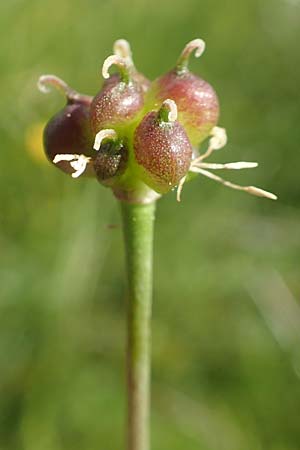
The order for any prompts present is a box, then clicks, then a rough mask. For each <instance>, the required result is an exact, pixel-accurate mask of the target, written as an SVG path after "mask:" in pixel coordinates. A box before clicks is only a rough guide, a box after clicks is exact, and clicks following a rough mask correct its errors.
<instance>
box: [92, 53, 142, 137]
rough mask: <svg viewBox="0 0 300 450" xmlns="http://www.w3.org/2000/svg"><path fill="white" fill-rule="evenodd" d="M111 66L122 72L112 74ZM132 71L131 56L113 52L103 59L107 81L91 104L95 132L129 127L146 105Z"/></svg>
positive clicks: (103, 69) (103, 70) (140, 87)
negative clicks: (110, 72)
mask: <svg viewBox="0 0 300 450" xmlns="http://www.w3.org/2000/svg"><path fill="white" fill-rule="evenodd" d="M112 65H115V66H117V69H118V72H119V73H118V74H114V75H112V76H109V72H108V71H109V69H110V67H111V66H112ZM133 72H134V66H133V65H132V62H131V60H130V59H129V58H122V57H121V56H118V55H112V56H109V57H108V58H107V59H106V60H105V61H104V64H103V68H102V74H103V77H104V78H105V79H107V81H106V82H105V83H104V86H103V88H102V90H101V91H100V92H99V93H98V94H97V95H96V97H95V98H94V100H93V102H92V105H91V124H92V128H93V131H94V132H95V133H98V132H99V131H101V130H102V129H104V128H112V127H113V128H119V127H121V128H122V127H124V126H125V125H126V126H128V124H129V123H130V122H131V121H132V120H133V119H134V118H135V116H136V115H137V114H138V112H140V111H141V109H142V108H143V105H144V92H143V89H142V86H141V85H140V84H138V83H137V82H136V81H135V80H134V78H133Z"/></svg>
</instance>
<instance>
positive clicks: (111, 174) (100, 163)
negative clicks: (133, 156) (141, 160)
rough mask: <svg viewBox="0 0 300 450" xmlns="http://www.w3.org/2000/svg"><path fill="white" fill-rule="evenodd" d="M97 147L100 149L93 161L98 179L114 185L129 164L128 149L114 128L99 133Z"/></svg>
mask: <svg viewBox="0 0 300 450" xmlns="http://www.w3.org/2000/svg"><path fill="white" fill-rule="evenodd" d="M95 149H96V150H98V152H97V155H96V157H95V159H94V161H93V164H94V170H95V172H96V176H97V178H98V181H99V182H100V183H102V184H104V185H106V186H113V185H114V184H115V181H116V180H117V179H118V177H119V176H120V175H122V174H123V173H124V171H125V169H126V166H127V160H128V150H127V148H126V146H125V145H124V144H123V142H122V141H121V140H119V139H118V137H117V134H116V132H115V131H114V130H109V129H106V130H102V131H100V133H98V134H97V140H96V143H95Z"/></svg>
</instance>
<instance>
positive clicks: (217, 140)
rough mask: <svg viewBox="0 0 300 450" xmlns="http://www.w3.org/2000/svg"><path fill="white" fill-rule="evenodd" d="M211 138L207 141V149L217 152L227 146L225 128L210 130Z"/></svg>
mask: <svg viewBox="0 0 300 450" xmlns="http://www.w3.org/2000/svg"><path fill="white" fill-rule="evenodd" d="M211 136H212V137H211V138H210V140H209V147H212V148H213V149H214V150H219V149H220V148H222V147H224V146H225V145H226V144H227V134H226V130H225V128H221V127H213V129H212V130H211Z"/></svg>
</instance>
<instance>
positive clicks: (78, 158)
mask: <svg viewBox="0 0 300 450" xmlns="http://www.w3.org/2000/svg"><path fill="white" fill-rule="evenodd" d="M90 160H91V158H90V157H89V156H85V155H69V154H60V155H56V156H55V158H54V159H53V162H54V164H57V163H59V162H61V161H68V162H70V166H71V167H72V168H73V169H74V170H75V172H74V173H72V177H73V178H78V177H79V176H80V175H82V174H83V172H84V171H85V169H86V166H87V165H88V163H89V162H90Z"/></svg>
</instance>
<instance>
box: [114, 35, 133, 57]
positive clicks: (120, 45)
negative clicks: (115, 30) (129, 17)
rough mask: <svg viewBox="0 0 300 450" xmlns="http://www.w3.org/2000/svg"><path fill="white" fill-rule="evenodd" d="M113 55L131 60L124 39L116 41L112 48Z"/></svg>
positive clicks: (129, 49) (129, 50) (128, 45)
mask: <svg viewBox="0 0 300 450" xmlns="http://www.w3.org/2000/svg"><path fill="white" fill-rule="evenodd" d="M113 51H114V54H115V55H117V56H120V57H121V58H132V52H131V48H130V44H129V42H128V41H126V39H118V40H116V42H115V43H114V46H113Z"/></svg>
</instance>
